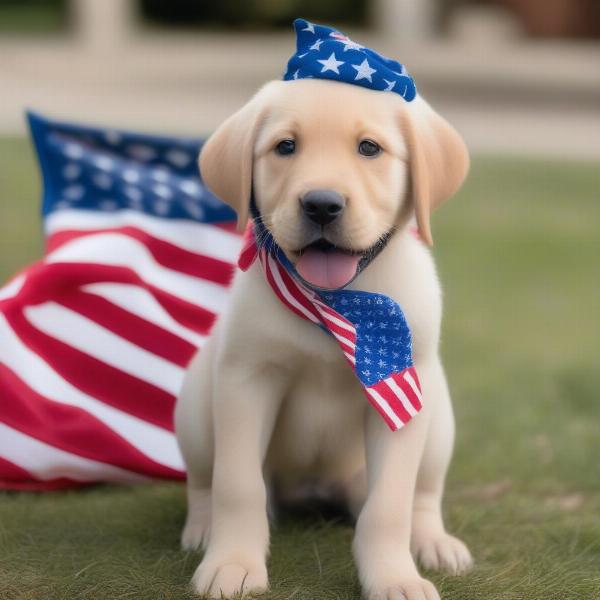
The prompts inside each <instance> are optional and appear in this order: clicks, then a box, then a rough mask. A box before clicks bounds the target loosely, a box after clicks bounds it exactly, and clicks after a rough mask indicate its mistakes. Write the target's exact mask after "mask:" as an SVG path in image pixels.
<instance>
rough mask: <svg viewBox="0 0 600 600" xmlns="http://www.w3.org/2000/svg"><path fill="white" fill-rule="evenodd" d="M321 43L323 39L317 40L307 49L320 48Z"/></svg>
mask: <svg viewBox="0 0 600 600" xmlns="http://www.w3.org/2000/svg"><path fill="white" fill-rule="evenodd" d="M322 43H323V40H317V41H316V42H315V43H314V44H313V45H312V46H311V47H310V48H309V50H320V48H321V44H322Z"/></svg>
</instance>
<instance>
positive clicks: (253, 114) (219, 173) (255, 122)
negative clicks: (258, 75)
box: [199, 92, 266, 231]
mask: <svg viewBox="0 0 600 600" xmlns="http://www.w3.org/2000/svg"><path fill="white" fill-rule="evenodd" d="M265 113H266V110H265V108H264V102H263V100H262V98H261V92H259V93H258V94H257V95H256V96H255V97H254V98H253V99H252V100H250V102H248V104H246V105H245V106H243V107H242V108H241V109H240V110H238V112H236V113H235V114H233V115H232V116H231V117H229V118H228V119H227V120H226V121H225V122H224V123H223V124H222V125H221V126H220V127H219V128H218V129H217V130H216V131H215V132H214V133H213V134H212V135H211V136H210V138H209V139H208V141H207V142H206V143H205V144H204V146H203V147H202V150H201V151H200V159H199V165H200V174H201V176H202V180H203V181H204V183H205V184H206V186H207V187H208V188H209V189H210V190H211V191H212V192H213V193H214V194H215V196H218V197H219V198H220V199H221V200H223V201H224V202H226V203H227V204H229V206H231V208H233V209H234V210H235V212H236V213H237V218H238V220H237V226H238V229H239V230H240V231H243V230H244V228H245V227H246V223H247V222H248V210H249V207H250V195H251V193H252V167H253V154H254V143H255V140H256V136H257V133H258V130H259V128H260V125H261V123H262V122H263V121H264V117H265Z"/></svg>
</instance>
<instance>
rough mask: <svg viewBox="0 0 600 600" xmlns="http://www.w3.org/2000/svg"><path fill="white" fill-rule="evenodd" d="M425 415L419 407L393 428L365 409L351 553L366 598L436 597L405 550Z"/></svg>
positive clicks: (426, 599)
mask: <svg viewBox="0 0 600 600" xmlns="http://www.w3.org/2000/svg"><path fill="white" fill-rule="evenodd" d="M428 421H429V411H428V408H427V407H424V408H423V410H422V411H421V413H419V415H417V416H416V417H415V418H414V419H413V420H412V421H410V422H409V423H408V424H407V425H406V426H405V427H404V428H403V429H402V430H401V431H396V432H392V431H389V429H388V428H387V426H386V424H385V423H384V421H383V419H382V418H381V417H380V416H379V415H378V414H377V413H376V411H374V410H369V411H368V417H367V426H366V430H367V431H366V450H367V479H368V496H367V501H366V503H365V505H364V507H363V510H362V511H361V513H360V515H359V518H358V521H357V524H356V534H355V538H354V556H355V558H356V562H357V566H358V571H359V576H360V580H361V584H362V587H363V590H364V593H365V596H366V597H367V598H368V600H439V594H438V592H437V590H436V589H435V587H434V586H433V584H432V583H430V582H429V581H427V580H425V579H423V578H422V577H421V576H420V575H419V573H418V572H417V568H416V566H415V563H414V561H413V559H412V556H411V554H410V533H411V514H412V504H413V496H414V491H415V482H416V477H417V471H418V468H419V463H420V460H421V456H422V453H423V446H424V443H425V437H426V434H427V427H428Z"/></svg>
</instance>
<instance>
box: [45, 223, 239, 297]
mask: <svg viewBox="0 0 600 600" xmlns="http://www.w3.org/2000/svg"><path fill="white" fill-rule="evenodd" d="M96 235H118V236H127V237H130V238H132V239H134V240H137V241H138V242H140V243H141V244H143V246H144V248H146V249H147V250H148V251H149V253H150V254H151V255H152V257H153V258H154V260H155V261H156V262H157V263H158V264H159V265H161V266H163V267H166V268H168V269H171V270H173V271H178V272H180V273H183V274H185V275H191V276H192V277H198V278H202V279H206V280H207V281H212V282H213V283H217V284H219V285H222V286H228V285H229V284H230V283H231V278H232V276H233V272H234V265H233V264H232V263H230V262H225V261H223V260H219V259H216V258H212V257H209V256H203V255H201V254H197V253H195V252H191V251H189V250H185V249H183V248H179V247H178V246H176V245H174V244H172V243H171V242H165V241H164V240H160V239H157V238H154V237H152V236H151V235H150V234H148V233H146V232H145V231H143V230H141V229H138V228H136V227H119V228H116V227H113V228H105V229H97V230H94V231H85V230H83V231H60V232H57V233H55V234H53V235H52V236H50V238H49V239H48V242H47V250H48V252H50V254H52V253H53V252H55V251H57V250H58V249H59V248H61V247H62V246H65V245H67V244H69V243H71V242H73V241H74V240H77V239H80V238H85V237H91V236H96Z"/></svg>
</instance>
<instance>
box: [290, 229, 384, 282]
mask: <svg viewBox="0 0 600 600" xmlns="http://www.w3.org/2000/svg"><path fill="white" fill-rule="evenodd" d="M385 241H387V240H385ZM382 243H383V244H384V243H385V242H378V243H377V244H375V245H374V246H372V247H371V248H368V249H367V250H352V249H349V248H343V247H340V246H336V245H335V244H332V243H331V242H330V241H329V240H326V239H325V238H320V239H318V240H316V241H314V242H312V243H310V244H308V245H307V246H304V247H303V248H302V249H300V250H298V251H297V252H296V254H298V259H297V260H296V263H295V267H296V271H298V274H299V275H300V277H302V279H304V281H306V282H307V283H308V284H310V285H311V286H314V287H318V288H323V289H329V290H332V289H338V288H343V287H344V286H346V285H348V284H349V283H350V282H351V281H352V280H353V279H354V278H355V277H356V276H357V275H358V273H360V271H361V270H362V269H363V268H364V267H366V266H367V264H369V262H371V260H372V258H374V256H375V255H376V254H377V253H378V252H379V250H380V248H379V247H378V246H379V244H382Z"/></svg>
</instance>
